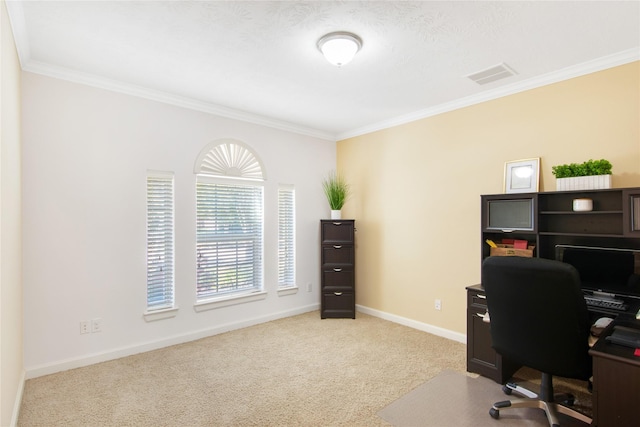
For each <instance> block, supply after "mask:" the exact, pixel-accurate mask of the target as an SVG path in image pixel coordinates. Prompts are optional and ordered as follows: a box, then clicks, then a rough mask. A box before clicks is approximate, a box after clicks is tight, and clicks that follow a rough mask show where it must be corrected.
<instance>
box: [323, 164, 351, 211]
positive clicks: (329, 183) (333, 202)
mask: <svg viewBox="0 0 640 427" xmlns="http://www.w3.org/2000/svg"><path fill="white" fill-rule="evenodd" d="M322 188H323V189H324V194H325V195H326V196H327V201H328V202H329V207H330V208H331V219H341V218H342V213H341V210H342V206H343V205H344V202H345V201H346V200H347V198H348V197H349V193H350V188H349V184H347V182H346V181H345V180H344V178H343V177H342V176H340V175H339V174H338V173H337V172H335V171H333V172H331V173H329V175H328V176H327V177H326V178H325V179H324V180H323V181H322Z"/></svg>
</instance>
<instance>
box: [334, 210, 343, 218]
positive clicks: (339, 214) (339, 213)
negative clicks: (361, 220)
mask: <svg viewBox="0 0 640 427" xmlns="http://www.w3.org/2000/svg"><path fill="white" fill-rule="evenodd" d="M331 219H342V211H334V210H331Z"/></svg>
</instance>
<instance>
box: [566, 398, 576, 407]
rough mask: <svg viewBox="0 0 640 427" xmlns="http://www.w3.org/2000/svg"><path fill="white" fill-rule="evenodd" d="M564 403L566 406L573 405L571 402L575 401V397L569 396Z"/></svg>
mask: <svg viewBox="0 0 640 427" xmlns="http://www.w3.org/2000/svg"><path fill="white" fill-rule="evenodd" d="M564 403H565V405H567V406H573V404H574V403H575V399H574V398H573V397H571V398H569V399H567V400H565V401H564Z"/></svg>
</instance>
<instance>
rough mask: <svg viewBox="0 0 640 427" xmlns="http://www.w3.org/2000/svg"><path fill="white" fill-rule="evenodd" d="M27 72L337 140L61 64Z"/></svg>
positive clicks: (27, 66) (29, 67) (34, 64)
mask: <svg viewBox="0 0 640 427" xmlns="http://www.w3.org/2000/svg"><path fill="white" fill-rule="evenodd" d="M22 69H23V71H27V72H30V73H35V74H41V75H44V76H47V77H53V78H56V79H60V80H66V81H69V82H72V83H78V84H82V85H87V86H93V87H96V88H99V89H104V90H108V91H112V92H118V93H122V94H125V95H131V96H136V97H139V98H145V99H149V100H152V101H157V102H162V103H165V104H170V105H174V106H177V107H182V108H187V109H190V110H196V111H200V112H204V113H209V114H213V115H216V116H220V117H225V118H228V119H234V120H239V121H243V122H248V123H251V124H255V125H260V126H266V127H269V128H273V129H278V130H282V131H286V132H292V133H296V134H300V135H305V136H310V137H314V138H318V139H323V140H326V141H331V142H335V141H336V136H335V134H331V133H327V132H323V131H320V130H318V129H312V128H308V127H304V126H298V125H296V124H293V123H289V122H285V121H281V120H277V119H273V118H270V117H265V116H260V115H257V114H251V113H247V112H245V111H241V110H236V109H233V108H228V107H223V106H221V105H217V104H213V103H208V102H203V101H198V100H195V99H192V98H188V97H184V96H178V95H174V94H171V93H167V92H163V91H159V90H153V89H149V88H145V87H142V86H136V85H132V84H125V83H122V82H119V81H116V80H110V79H106V78H103V77H100V76H96V75H92V74H88V73H82V72H79V71H74V70H71V69H68V68H64V67H57V66H53V65H50V64H45V63H42V62H38V61H30V60H29V61H27V62H26V63H23V64H22Z"/></svg>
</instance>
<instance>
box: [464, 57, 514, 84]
mask: <svg viewBox="0 0 640 427" xmlns="http://www.w3.org/2000/svg"><path fill="white" fill-rule="evenodd" d="M515 74H516V72H515V71H513V69H511V68H509V66H508V65H507V64H505V63H504V62H503V63H502V64H498V65H495V66H493V67H491V68H487V69H486V70H482V71H479V72H477V73H474V74H469V75H468V76H467V77H469V78H470V79H471V80H473V81H474V82H476V83H478V84H479V85H483V84H487V83H491V82H495V81H496V80H500V79H504V78H507V77H511V76H513V75H515Z"/></svg>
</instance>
